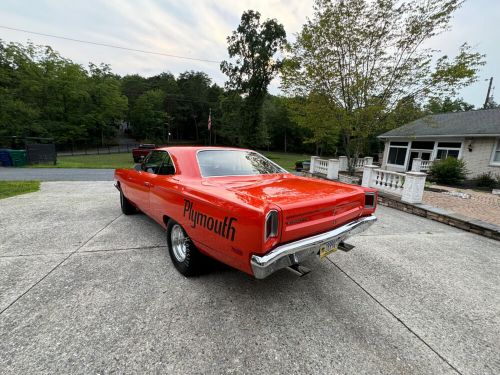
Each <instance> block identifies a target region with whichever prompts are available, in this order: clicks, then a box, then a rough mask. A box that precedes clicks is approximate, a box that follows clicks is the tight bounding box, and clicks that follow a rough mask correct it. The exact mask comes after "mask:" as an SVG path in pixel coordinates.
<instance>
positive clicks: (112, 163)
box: [29, 152, 134, 169]
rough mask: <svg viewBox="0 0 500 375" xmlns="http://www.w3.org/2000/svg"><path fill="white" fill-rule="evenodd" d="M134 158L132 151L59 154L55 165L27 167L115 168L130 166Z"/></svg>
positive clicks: (132, 164)
mask: <svg viewBox="0 0 500 375" xmlns="http://www.w3.org/2000/svg"><path fill="white" fill-rule="evenodd" d="M133 166H134V160H133V159H132V153H131V152H127V153H121V154H101V155H75V156H59V157H58V158H57V165H53V164H37V165H30V166H29V167H35V168H100V169H107V168H110V169H115V168H132V167H133Z"/></svg>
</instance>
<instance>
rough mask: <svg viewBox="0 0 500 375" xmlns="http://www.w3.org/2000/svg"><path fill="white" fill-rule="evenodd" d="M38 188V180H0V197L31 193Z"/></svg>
mask: <svg viewBox="0 0 500 375" xmlns="http://www.w3.org/2000/svg"><path fill="white" fill-rule="evenodd" d="M39 189H40V181H0V199H3V198H8V197H13V196H14V195H20V194H26V193H33V192H35V191H38V190H39Z"/></svg>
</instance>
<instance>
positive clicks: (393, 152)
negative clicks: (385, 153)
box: [387, 142, 408, 166]
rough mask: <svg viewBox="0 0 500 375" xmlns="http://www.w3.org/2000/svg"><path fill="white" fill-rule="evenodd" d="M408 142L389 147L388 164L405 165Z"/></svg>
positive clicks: (392, 144) (393, 144)
mask: <svg viewBox="0 0 500 375" xmlns="http://www.w3.org/2000/svg"><path fill="white" fill-rule="evenodd" d="M407 151H408V142H391V143H390V146H389V157H388V158H387V164H394V165H402V166H404V165H405V160H406V152H407Z"/></svg>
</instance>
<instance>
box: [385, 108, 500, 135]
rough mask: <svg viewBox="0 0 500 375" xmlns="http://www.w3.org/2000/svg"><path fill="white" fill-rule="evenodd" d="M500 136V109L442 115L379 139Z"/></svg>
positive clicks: (418, 122)
mask: <svg viewBox="0 0 500 375" xmlns="http://www.w3.org/2000/svg"><path fill="white" fill-rule="evenodd" d="M474 135H475V136H482V135H484V136H486V135H493V136H500V108H493V109H479V110H475V111H467V112H453V113H441V114H438V115H429V116H425V117H423V118H421V119H418V120H415V121H412V122H410V123H408V124H406V125H403V126H401V127H399V128H396V129H393V130H390V131H388V132H386V133H384V134H381V135H379V136H378V137H379V138H393V137H411V138H413V137H424V136H448V137H449V136H474Z"/></svg>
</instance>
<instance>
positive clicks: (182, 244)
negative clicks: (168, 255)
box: [170, 224, 189, 262]
mask: <svg viewBox="0 0 500 375" xmlns="http://www.w3.org/2000/svg"><path fill="white" fill-rule="evenodd" d="M170 240H171V244H172V250H173V253H174V256H175V259H176V260H177V261H178V262H184V260H185V259H186V252H187V245H186V242H187V241H188V240H189V238H188V237H187V236H186V235H185V234H184V230H183V229H182V228H181V226H180V225H179V224H175V225H174V226H173V227H172V230H171V232H170Z"/></svg>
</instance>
